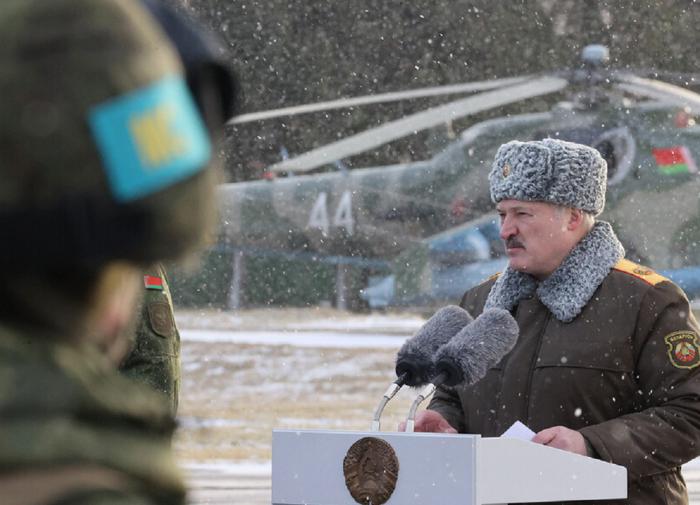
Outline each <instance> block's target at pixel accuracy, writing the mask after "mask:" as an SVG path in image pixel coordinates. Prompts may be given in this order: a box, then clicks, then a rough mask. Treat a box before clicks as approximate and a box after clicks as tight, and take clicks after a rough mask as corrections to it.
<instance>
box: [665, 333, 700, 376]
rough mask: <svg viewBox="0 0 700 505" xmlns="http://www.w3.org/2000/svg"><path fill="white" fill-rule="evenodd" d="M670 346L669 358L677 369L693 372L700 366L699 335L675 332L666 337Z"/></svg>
mask: <svg viewBox="0 0 700 505" xmlns="http://www.w3.org/2000/svg"><path fill="white" fill-rule="evenodd" d="M664 342H666V345H667V346H668V357H669V359H670V360H671V364H672V365H673V366H675V367H676V368H685V369H688V370H692V369H693V368H695V367H696V366H698V365H700V349H698V335H697V334H696V333H695V332H694V331H689V330H683V331H674V332H673V333H669V334H668V335H666V336H665V337H664Z"/></svg>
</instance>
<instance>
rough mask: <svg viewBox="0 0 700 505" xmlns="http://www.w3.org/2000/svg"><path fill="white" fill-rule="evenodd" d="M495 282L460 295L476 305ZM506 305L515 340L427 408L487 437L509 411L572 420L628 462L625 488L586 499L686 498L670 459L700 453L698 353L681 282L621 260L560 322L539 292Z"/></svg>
mask: <svg viewBox="0 0 700 505" xmlns="http://www.w3.org/2000/svg"><path fill="white" fill-rule="evenodd" d="M495 282H496V279H495V278H494V279H491V280H489V281H487V282H485V283H484V284H482V285H480V286H478V287H476V288H474V289H472V290H470V291H469V292H467V293H466V295H465V296H464V298H463V300H462V306H463V307H464V308H465V309H467V310H468V311H469V312H470V313H472V314H473V315H474V316H476V315H478V314H480V313H481V312H482V310H483V308H484V305H485V303H486V300H487V297H488V296H489V293H490V291H491V289H492V287H493V286H494V283H495ZM512 312H513V315H514V317H515V318H516V320H517V322H518V325H519V327H520V335H519V337H518V341H517V343H516V345H515V347H514V348H513V350H512V351H511V352H510V353H509V354H507V355H506V356H505V357H504V358H503V359H502V360H501V362H500V363H499V364H498V365H497V366H495V367H493V368H492V369H491V370H489V371H488V372H487V374H486V376H485V377H484V378H483V379H482V380H481V381H480V382H478V383H477V384H475V385H474V386H471V387H465V388H462V389H457V390H449V389H441V390H439V391H438V393H437V394H436V396H435V397H434V399H433V400H432V402H431V403H430V406H429V408H430V409H432V410H436V411H438V412H440V413H441V414H442V415H443V416H444V417H445V418H446V419H447V420H448V421H449V422H450V424H452V425H453V426H454V427H455V428H456V429H457V430H458V431H459V432H461V433H479V434H481V435H483V436H487V437H493V436H499V435H501V434H502V433H503V432H504V431H505V430H506V429H507V428H508V427H509V426H510V425H511V424H512V423H514V422H515V421H517V420H520V421H522V422H523V423H525V424H526V425H527V426H529V427H530V428H531V429H532V430H534V431H535V432H537V431H540V430H542V429H545V428H549V427H552V426H557V425H563V426H565V427H568V428H571V429H574V430H579V431H580V433H581V434H583V436H584V437H585V439H586V440H587V441H588V443H589V444H590V446H591V447H592V448H593V450H594V452H595V453H596V454H595V455H596V457H599V458H600V459H603V460H605V461H609V462H612V463H616V464H619V465H623V466H625V467H626V468H627V469H628V476H629V489H628V493H629V494H628V497H629V498H628V500H621V501H610V502H598V501H597V502H595V503H601V504H602V503H618V504H623V503H624V504H634V505H640V504H649V505H652V504H654V505H658V504H662V503H663V504H683V503H687V495H686V488H685V483H684V481H683V478H682V476H681V473H680V468H679V467H680V465H681V464H683V463H685V462H687V461H689V460H690V459H692V458H695V457H697V456H698V455H700V373H699V372H700V367H699V366H698V365H700V354H699V348H698V332H699V328H698V323H697V321H696V320H695V318H694V317H693V315H692V312H691V309H690V307H689V304H688V300H687V299H686V297H685V295H684V294H683V293H682V291H681V290H680V289H679V288H678V287H676V286H675V285H674V284H673V283H671V282H670V281H668V280H667V279H665V278H663V277H661V276H659V275H656V274H654V273H653V272H652V271H650V270H648V269H646V268H643V267H640V266H639V265H636V264H634V263H632V262H629V261H627V260H622V261H620V262H619V263H617V265H616V266H615V268H613V269H612V271H610V273H609V274H608V275H607V276H606V277H605V278H604V280H603V281H602V283H601V284H600V285H599V286H598V288H597V289H596V290H595V292H594V293H593V296H592V298H591V299H590V301H588V303H587V304H586V305H585V306H584V307H583V308H582V310H581V312H580V313H579V314H578V315H577V316H576V317H575V318H573V320H571V321H569V322H562V321H560V320H558V319H557V318H556V317H554V316H553V314H552V312H551V311H550V310H549V309H548V308H547V307H546V306H545V305H543V303H542V301H541V300H540V299H539V297H538V296H536V295H535V296H532V297H530V298H527V299H523V300H520V301H519V303H518V304H517V305H516V306H515V308H514V309H513V310H512Z"/></svg>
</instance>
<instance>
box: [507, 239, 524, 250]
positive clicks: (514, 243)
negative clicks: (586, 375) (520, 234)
mask: <svg viewBox="0 0 700 505" xmlns="http://www.w3.org/2000/svg"><path fill="white" fill-rule="evenodd" d="M513 247H521V248H523V249H524V248H525V245H524V244H523V243H522V242H520V241H519V240H518V239H517V238H516V237H508V238H507V239H506V248H508V249H510V248H513Z"/></svg>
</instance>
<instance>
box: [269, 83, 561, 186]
mask: <svg viewBox="0 0 700 505" xmlns="http://www.w3.org/2000/svg"><path fill="white" fill-rule="evenodd" d="M567 85H568V81H567V80H565V79H562V78H559V77H551V76H547V77H540V78H537V79H533V80H529V81H525V82H523V83H519V84H515V85H511V86H507V87H503V88H499V89H497V90H494V91H485V92H482V93H479V94H477V95H472V96H470V97H467V98H462V99H460V100H456V101H454V102H450V103H447V104H444V105H439V106H437V107H432V108H430V109H427V110H423V111H421V112H417V113H415V114H411V115H409V116H405V117H402V118H400V119H396V120H394V121H390V122H388V123H384V124H383V125H381V126H378V127H376V128H371V129H369V130H365V131H363V132H361V133H358V134H356V135H352V136H350V137H346V138H344V139H343V140H339V141H337V142H331V143H330V144H326V145H325V146H322V147H319V148H316V149H312V150H310V151H307V152H306V153H304V154H300V155H299V156H296V157H294V158H290V159H288V160H284V161H281V162H279V163H275V164H274V165H272V166H270V167H269V169H268V170H270V171H273V172H305V171H308V170H313V169H314V168H317V167H320V166H322V165H326V164H328V163H332V162H334V161H336V160H339V159H342V158H346V157H348V156H352V155H354V154H358V153H361V152H364V151H366V150H368V149H371V148H373V147H379V146H381V145H383V144H386V143H388V142H391V141H393V140H396V139H399V138H402V137H406V136H408V135H411V134H414V133H416V132H418V131H421V130H425V129H428V128H431V127H433V126H437V125H439V124H442V123H445V122H448V121H451V120H454V119H458V118H462V117H465V116H469V115H471V114H476V113H477V112H482V111H485V110H489V109H493V108H495V107H499V106H502V105H507V104H510V103H513V102H518V101H521V100H525V99H528V98H533V97H536V96H542V95H547V94H550V93H555V92H557V91H560V90H562V89H563V88H565V87H566V86H567Z"/></svg>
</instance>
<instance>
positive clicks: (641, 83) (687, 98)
mask: <svg viewBox="0 0 700 505" xmlns="http://www.w3.org/2000/svg"><path fill="white" fill-rule="evenodd" d="M618 79H619V80H620V81H622V82H620V83H618V84H617V87H618V88H620V89H622V90H624V91H627V92H629V93H633V94H637V95H643V96H646V97H648V98H652V99H654V100H660V101H663V102H667V103H671V104H674V105H678V106H679V107H684V108H688V109H689V112H691V113H692V114H700V95H699V94H697V93H695V92H694V91H690V90H688V89H685V88H682V87H680V86H676V85H675V84H669V83H667V82H662V81H657V80H655V79H642V78H641V77H635V76H631V75H626V76H621V77H619V78H618Z"/></svg>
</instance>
